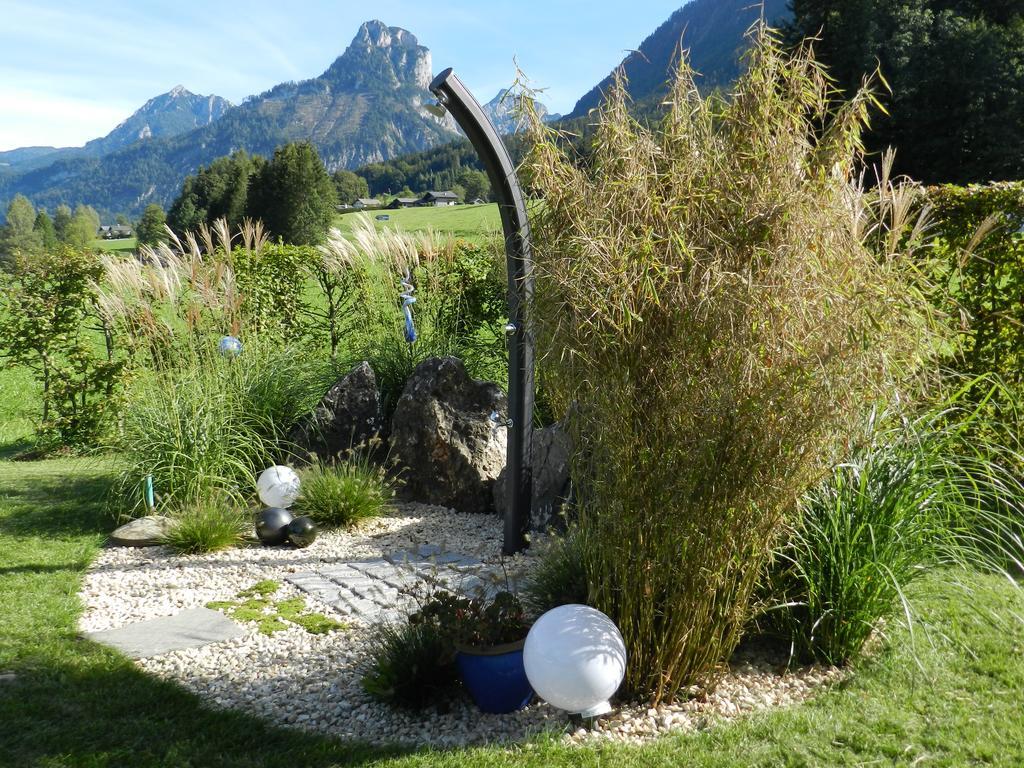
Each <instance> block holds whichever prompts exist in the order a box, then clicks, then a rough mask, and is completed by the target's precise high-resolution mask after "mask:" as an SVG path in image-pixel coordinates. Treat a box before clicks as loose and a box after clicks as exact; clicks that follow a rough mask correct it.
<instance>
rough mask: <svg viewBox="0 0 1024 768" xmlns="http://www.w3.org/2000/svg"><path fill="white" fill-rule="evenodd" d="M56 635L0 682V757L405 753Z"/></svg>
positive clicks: (246, 759) (374, 756) (81, 760)
mask: <svg viewBox="0 0 1024 768" xmlns="http://www.w3.org/2000/svg"><path fill="white" fill-rule="evenodd" d="M61 644H62V645H63V646H64V648H62V649H61V650H62V651H63V653H60V654H59V656H60V659H61V660H60V661H57V662H55V660H54V658H53V657H54V654H49V655H48V656H47V657H45V658H39V659H37V660H35V661H36V662H37V663H33V660H32V659H26V660H25V661H26V662H27V663H26V664H25V665H24V668H23V669H21V670H16V672H17V675H18V677H17V679H16V680H15V681H14V682H13V683H6V684H3V685H0V722H2V723H3V724H4V727H3V731H4V736H3V738H2V739H0V763H4V764H9V765H51V764H53V765H57V764H59V765H89V766H92V765H97V766H99V765H102V766H113V765H124V766H133V767H136V766H137V767H139V768H145V767H146V766H204V767H205V766H221V765H225V766H243V765H244V766H287V768H295V766H312V767H314V768H319V767H321V766H323V767H324V768H326V766H332V765H365V764H372V763H375V762H377V760H378V759H381V760H383V759H384V758H386V757H389V756H397V755H401V754H407V752H402V751H398V750H381V749H374V748H370V747H367V746H364V745H351V744H342V743H340V742H335V741H331V740H329V739H326V738H322V737H319V736H315V735H310V734H305V733H302V732H299V731H294V730H288V729H284V728H275V727H274V726H273V725H271V724H269V723H265V722H263V721H261V720H259V719H257V718H254V717H251V716H248V715H244V714H241V713H237V712H230V711H223V710H213V709H209V708H207V707H205V706H203V705H202V704H201V703H200V702H199V700H198V699H197V698H196V697H194V696H192V695H191V694H189V693H187V692H186V691H184V690H182V689H180V688H178V687H177V686H176V685H173V684H171V683H167V682H163V681H160V680H157V679H155V678H151V677H148V676H146V675H144V674H143V673H142V672H140V671H139V670H137V669H135V668H134V667H133V666H132V665H131V663H130V662H128V661H126V660H124V659H123V658H121V657H119V656H117V655H115V654H113V653H111V652H108V651H106V650H103V649H100V648H98V647H97V646H95V645H93V644H92V643H89V642H86V641H70V642H69V641H64V642H62V643H61ZM5 754H6V755H7V757H5ZM5 760H10V761H11V762H5Z"/></svg>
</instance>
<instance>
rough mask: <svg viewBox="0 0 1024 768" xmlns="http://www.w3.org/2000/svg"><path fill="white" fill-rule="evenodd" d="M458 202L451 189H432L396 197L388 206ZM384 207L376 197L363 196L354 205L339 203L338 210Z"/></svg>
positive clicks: (408, 206)
mask: <svg viewBox="0 0 1024 768" xmlns="http://www.w3.org/2000/svg"><path fill="white" fill-rule="evenodd" d="M458 204H459V196H458V195H456V194H455V193H454V192H452V191H451V190H444V191H443V192H436V191H433V190H431V191H430V192H427V193H426V194H425V195H423V197H396V198H395V199H394V200H392V201H391V202H390V203H388V204H387V206H386V207H387V208H389V209H390V210H398V209H399V208H437V207H444V206H449V205H458ZM383 207H385V206H384V205H383V204H382V203H381V201H380V200H377V199H376V198H370V197H361V198H359V199H358V200H356V201H355V202H354V203H352V205H339V206H338V207H337V211H338V213H349V212H351V211H368V210H373V209H376V208H383Z"/></svg>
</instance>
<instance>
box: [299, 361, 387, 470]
mask: <svg viewBox="0 0 1024 768" xmlns="http://www.w3.org/2000/svg"><path fill="white" fill-rule="evenodd" d="M374 437H378V438H381V440H384V439H386V437H387V422H386V421H385V419H384V413H383V410H382V408H381V399H380V390H379V389H378V388H377V377H376V376H375V375H374V373H373V369H372V368H371V367H370V364H369V363H367V362H366V361H363V362H362V363H360V364H359V365H357V366H356V367H355V368H353V369H352V370H351V371H350V372H349V373H348V374H346V375H345V376H343V377H341V378H340V379H338V381H337V382H335V384H334V386H332V387H331V388H330V389H329V390H328V391H327V394H325V395H324V396H323V399H322V400H321V401H320V403H319V404H318V405H317V407H316V408H314V409H313V412H312V413H311V414H309V415H308V416H306V417H305V418H303V419H302V420H300V421H299V423H298V424H296V425H295V427H294V428H293V429H292V432H291V434H290V435H289V439H290V440H291V442H292V443H293V444H294V446H295V453H296V456H297V458H299V459H303V460H306V461H310V460H312V458H313V455H316V456H317V457H319V458H320V459H322V460H324V461H331V460H333V459H335V458H337V457H338V456H339V455H343V454H345V452H347V451H348V450H349V449H350V448H353V447H355V446H359V445H369V444H370V441H371V440H372V439H373V438H374ZM378 448H379V446H378ZM381 452H382V451H377V453H381Z"/></svg>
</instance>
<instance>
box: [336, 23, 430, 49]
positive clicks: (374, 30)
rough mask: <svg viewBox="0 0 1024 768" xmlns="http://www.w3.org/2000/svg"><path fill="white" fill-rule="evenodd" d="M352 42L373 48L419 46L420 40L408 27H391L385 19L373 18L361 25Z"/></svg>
mask: <svg viewBox="0 0 1024 768" xmlns="http://www.w3.org/2000/svg"><path fill="white" fill-rule="evenodd" d="M352 44H353V45H367V46H371V47H373V48H417V47H419V44H420V42H419V40H417V39H416V35H414V34H413V33H412V32H410V31H409V30H407V29H402V28H401V27H389V26H388V25H387V24H385V23H384V22H383V21H378V20H377V19H372V20H370V21H367V22H364V23H363V24H362V26H360V27H359V31H358V32H357V33H356V36H355V39H354V40H352Z"/></svg>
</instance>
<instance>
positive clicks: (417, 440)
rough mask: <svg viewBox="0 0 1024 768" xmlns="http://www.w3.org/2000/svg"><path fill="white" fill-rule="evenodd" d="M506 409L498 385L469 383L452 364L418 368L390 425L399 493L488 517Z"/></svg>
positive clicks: (450, 360)
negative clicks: (398, 471)
mask: <svg viewBox="0 0 1024 768" xmlns="http://www.w3.org/2000/svg"><path fill="white" fill-rule="evenodd" d="M507 410H508V403H507V400H506V398H505V394H504V393H503V392H502V391H501V389H500V388H499V387H498V385H497V384H492V383H490V382H485V381H476V380H475V379H472V378H470V376H469V374H467V373H466V368H465V366H463V364H462V362H461V361H460V360H458V359H456V358H454V357H444V358H429V359H427V360H424V361H423V362H422V363H420V364H419V365H418V366H417V367H416V370H415V371H413V374H412V376H410V377H409V381H408V382H407V383H406V385H405V389H404V390H403V391H402V396H401V397H400V398H399V399H398V405H397V407H396V408H395V415H394V418H393V419H392V421H391V457H392V459H393V460H395V461H396V462H397V464H398V466H399V467H401V468H403V473H402V481H403V484H402V485H401V488H400V492H401V494H402V495H403V496H404V497H405V498H407V499H412V500H416V501H421V502H426V503H430V504H440V505H443V506H447V507H453V508H455V509H457V510H459V511H462V512H490V511H492V510H493V508H494V502H493V486H494V481H495V480H496V479H497V477H498V475H499V474H500V473H501V470H502V468H503V467H504V466H505V451H506V443H507V439H508V429H507V428H506V427H505V426H504V419H505V413H506V412H507ZM492 413H497V414H499V418H498V419H497V420H496V421H495V420H492V418H491V414H492Z"/></svg>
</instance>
